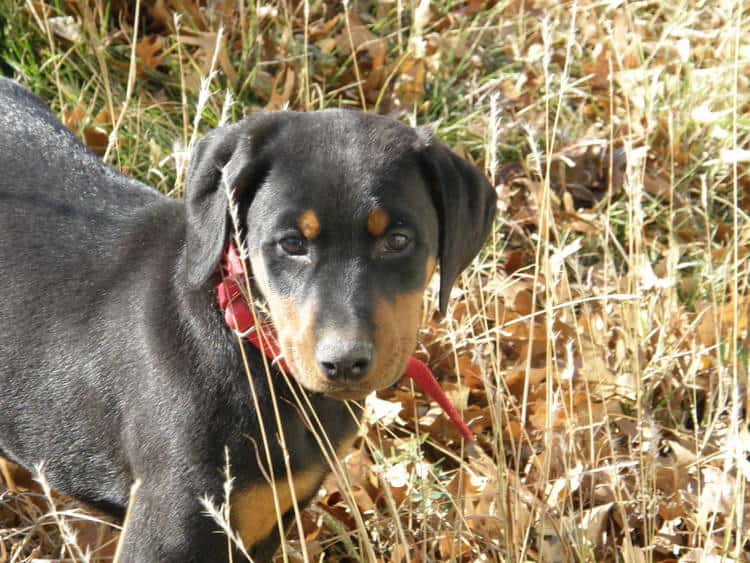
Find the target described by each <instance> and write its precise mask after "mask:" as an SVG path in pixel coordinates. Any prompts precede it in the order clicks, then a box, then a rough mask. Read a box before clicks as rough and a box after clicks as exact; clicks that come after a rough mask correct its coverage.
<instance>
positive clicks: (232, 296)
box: [216, 242, 473, 441]
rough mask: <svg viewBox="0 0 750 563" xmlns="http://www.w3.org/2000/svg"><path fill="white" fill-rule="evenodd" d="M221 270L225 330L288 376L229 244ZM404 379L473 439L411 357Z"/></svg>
mask: <svg viewBox="0 0 750 563" xmlns="http://www.w3.org/2000/svg"><path fill="white" fill-rule="evenodd" d="M220 269H221V278H222V280H221V281H220V282H219V283H218V284H217V285H216V297H217V300H218V302H219V307H220V308H221V310H222V311H224V321H225V322H226V323H227V326H228V327H229V328H231V329H232V330H234V331H236V332H238V333H240V335H241V336H243V337H244V338H246V339H247V340H248V342H250V343H251V344H252V345H253V346H254V347H255V348H257V349H258V350H260V351H261V352H263V354H265V356H266V357H267V358H268V359H269V361H271V362H272V363H275V364H277V365H279V366H280V367H281V369H282V370H284V372H285V373H289V374H291V371H290V370H289V367H288V366H287V364H286V362H285V361H284V359H283V358H282V357H281V349H280V348H279V343H278V342H277V340H276V334H275V332H274V330H273V328H272V327H271V326H270V325H268V324H261V325H256V324H255V317H254V316H253V312H252V310H251V309H250V306H249V305H248V303H247V300H246V299H245V296H244V295H243V293H242V291H241V289H240V287H241V284H242V283H243V281H242V280H243V279H244V275H245V274H244V269H243V267H242V260H240V257H239V255H238V254H237V249H236V248H235V246H234V244H232V243H231V242H230V243H229V245H227V248H226V250H225V252H224V257H223V258H222V260H221V265H220ZM404 376H406V377H410V378H411V379H412V380H413V381H414V383H416V385H417V387H419V388H420V389H422V391H424V392H425V393H426V394H427V395H428V396H429V397H430V398H431V399H433V400H434V401H435V402H437V403H438V404H439V405H440V406H441V407H442V408H443V410H444V411H445V413H446V414H447V415H448V418H450V419H451V422H453V424H454V426H455V427H456V429H457V430H458V432H459V433H460V434H461V436H463V437H464V438H465V439H466V440H468V441H471V440H472V439H473V437H472V432H471V429H469V427H468V426H467V425H466V423H465V422H464V421H463V419H462V418H461V415H460V414H459V413H458V411H457V410H456V408H455V407H454V406H453V405H452V404H451V402H450V401H449V400H448V397H446V396H445V393H443V390H442V389H441V388H440V385H439V384H438V382H437V380H436V379H435V376H434V375H433V374H432V371H431V370H430V368H428V367H427V366H426V365H425V364H423V363H422V362H420V361H419V360H418V359H416V358H415V357H414V356H411V357H410V358H409V361H408V362H407V364H406V370H405V371H404Z"/></svg>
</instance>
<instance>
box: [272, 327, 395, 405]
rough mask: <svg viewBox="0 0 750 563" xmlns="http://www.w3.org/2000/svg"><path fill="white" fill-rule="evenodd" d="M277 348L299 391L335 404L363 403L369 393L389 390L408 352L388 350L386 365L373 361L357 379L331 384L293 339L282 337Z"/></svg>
mask: <svg viewBox="0 0 750 563" xmlns="http://www.w3.org/2000/svg"><path fill="white" fill-rule="evenodd" d="M280 345H281V350H282V355H283V357H284V360H285V362H286V365H287V366H288V367H289V370H290V371H291V374H290V375H291V376H293V377H294V379H295V380H296V381H297V382H298V383H299V384H300V385H301V386H302V387H303V388H305V389H306V390H308V391H311V392H313V393H322V394H324V395H326V396H328V397H331V398H334V399H339V400H358V399H363V398H364V397H366V396H367V395H369V394H370V393H372V392H373V391H379V390H380V389H384V388H386V387H390V386H391V385H393V384H394V383H396V382H397V381H399V380H400V379H401V378H402V377H403V373H404V368H405V366H406V362H407V361H408V357H409V354H408V351H404V352H402V351H401V350H400V349H392V350H389V354H388V356H389V357H388V358H387V360H386V361H384V362H383V361H381V362H378V361H377V360H376V361H375V362H374V365H373V366H372V367H371V368H370V369H369V370H368V372H367V373H366V374H364V375H363V376H362V377H361V378H358V379H356V380H351V379H350V380H335V379H331V378H330V377H327V376H326V375H324V374H323V373H321V371H320V369H318V367H317V365H316V362H314V361H312V360H311V359H310V355H309V354H305V353H304V349H303V348H301V347H300V345H299V341H297V339H294V338H290V337H284V336H282V337H281V338H280ZM376 358H377V353H376Z"/></svg>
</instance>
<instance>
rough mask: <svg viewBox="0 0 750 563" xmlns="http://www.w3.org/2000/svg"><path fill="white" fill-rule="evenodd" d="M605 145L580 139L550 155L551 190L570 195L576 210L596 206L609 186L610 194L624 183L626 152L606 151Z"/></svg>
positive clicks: (615, 191)
mask: <svg viewBox="0 0 750 563" xmlns="http://www.w3.org/2000/svg"><path fill="white" fill-rule="evenodd" d="M608 144H609V143H608V142H607V141H604V140H599V139H584V140H581V141H578V142H577V143H575V144H573V145H571V146H569V147H566V148H564V149H563V150H562V151H560V152H558V153H555V154H554V155H552V156H551V157H550V159H551V164H550V178H549V180H550V186H551V187H552V189H553V190H554V191H555V192H556V193H560V194H562V193H565V192H568V193H570V194H571V195H572V196H573V202H574V205H575V206H577V207H581V206H585V207H592V206H594V205H596V204H597V203H598V202H600V201H601V200H602V199H603V198H604V197H605V196H606V195H607V193H608V190H609V189H610V186H611V189H612V193H617V192H619V191H620V190H621V189H622V185H623V181H624V172H625V165H626V153H625V151H624V150H622V149H615V150H614V151H610V150H608V149H607V147H608ZM543 165H546V162H545V163H543ZM610 170H611V174H610ZM610 177H611V180H610Z"/></svg>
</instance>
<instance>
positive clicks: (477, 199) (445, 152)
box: [418, 129, 497, 314]
mask: <svg viewBox="0 0 750 563" xmlns="http://www.w3.org/2000/svg"><path fill="white" fill-rule="evenodd" d="M419 136H420V140H421V142H420V145H421V146H420V148H419V151H418V154H419V159H420V165H421V168H422V173H423V174H424V176H425V178H426V180H427V185H428V187H429V189H430V193H431V196H432V201H433V203H434V205H435V209H436V210H437V214H438V221H439V224H440V241H439V243H440V248H439V259H440V312H441V313H443V314H445V311H446V309H447V307H448V299H449V297H450V293H451V288H452V287H453V284H454V283H455V281H456V278H458V276H459V275H460V274H461V272H462V271H463V270H464V268H466V267H467V266H468V265H469V263H470V262H471V261H472V260H473V259H474V257H475V256H476V255H477V253H478V252H479V250H480V249H481V248H482V245H483V244H484V242H485V240H487V236H488V235H489V234H490V230H491V229H492V221H493V219H494V218H495V201H496V199H497V196H496V194H495V190H494V189H493V188H492V186H490V183H489V182H488V181H487V178H486V177H485V175H484V174H483V173H482V171H481V170H479V168H477V167H476V166H474V165H473V164H471V163H469V162H467V161H466V160H464V159H462V158H460V157H458V156H457V155H455V154H454V153H453V152H452V151H451V150H450V149H449V148H448V147H447V146H445V145H444V144H442V143H440V142H439V141H437V140H435V139H434V138H433V137H432V132H431V131H430V130H429V129H420V130H419Z"/></svg>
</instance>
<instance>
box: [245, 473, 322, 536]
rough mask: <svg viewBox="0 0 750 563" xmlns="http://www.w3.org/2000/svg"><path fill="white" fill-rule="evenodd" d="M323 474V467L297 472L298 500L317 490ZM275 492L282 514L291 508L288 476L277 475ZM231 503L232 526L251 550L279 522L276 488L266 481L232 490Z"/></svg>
mask: <svg viewBox="0 0 750 563" xmlns="http://www.w3.org/2000/svg"><path fill="white" fill-rule="evenodd" d="M324 475H325V471H324V470H323V468H314V469H308V470H305V471H301V472H299V473H295V474H294V476H293V481H294V493H295V495H296V498H297V501H298V502H302V501H303V500H304V499H306V498H308V497H310V496H311V495H312V494H313V493H315V491H316V490H317V488H318V486H319V485H320V482H321V480H322V479H323V476H324ZM276 496H277V497H278V500H279V507H280V509H281V515H282V516H283V515H284V514H285V513H286V512H287V511H288V510H289V509H290V508H292V494H291V491H290V489H289V483H288V481H287V478H286V476H283V477H278V478H277V479H276ZM230 503H231V515H230V519H231V523H232V527H233V528H234V529H235V530H237V532H238V533H239V535H240V537H241V538H242V542H243V543H244V544H245V547H246V548H247V549H248V550H250V548H251V547H252V546H253V545H255V544H256V543H258V542H259V541H262V540H264V539H266V538H267V537H268V536H269V534H270V533H271V532H273V529H274V527H276V525H277V524H276V510H275V508H274V492H273V489H272V488H271V485H270V484H269V483H266V482H265V481H263V482H262V483H255V484H253V485H250V486H249V487H246V488H244V489H241V490H238V491H235V492H233V493H232V496H231V499H230Z"/></svg>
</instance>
